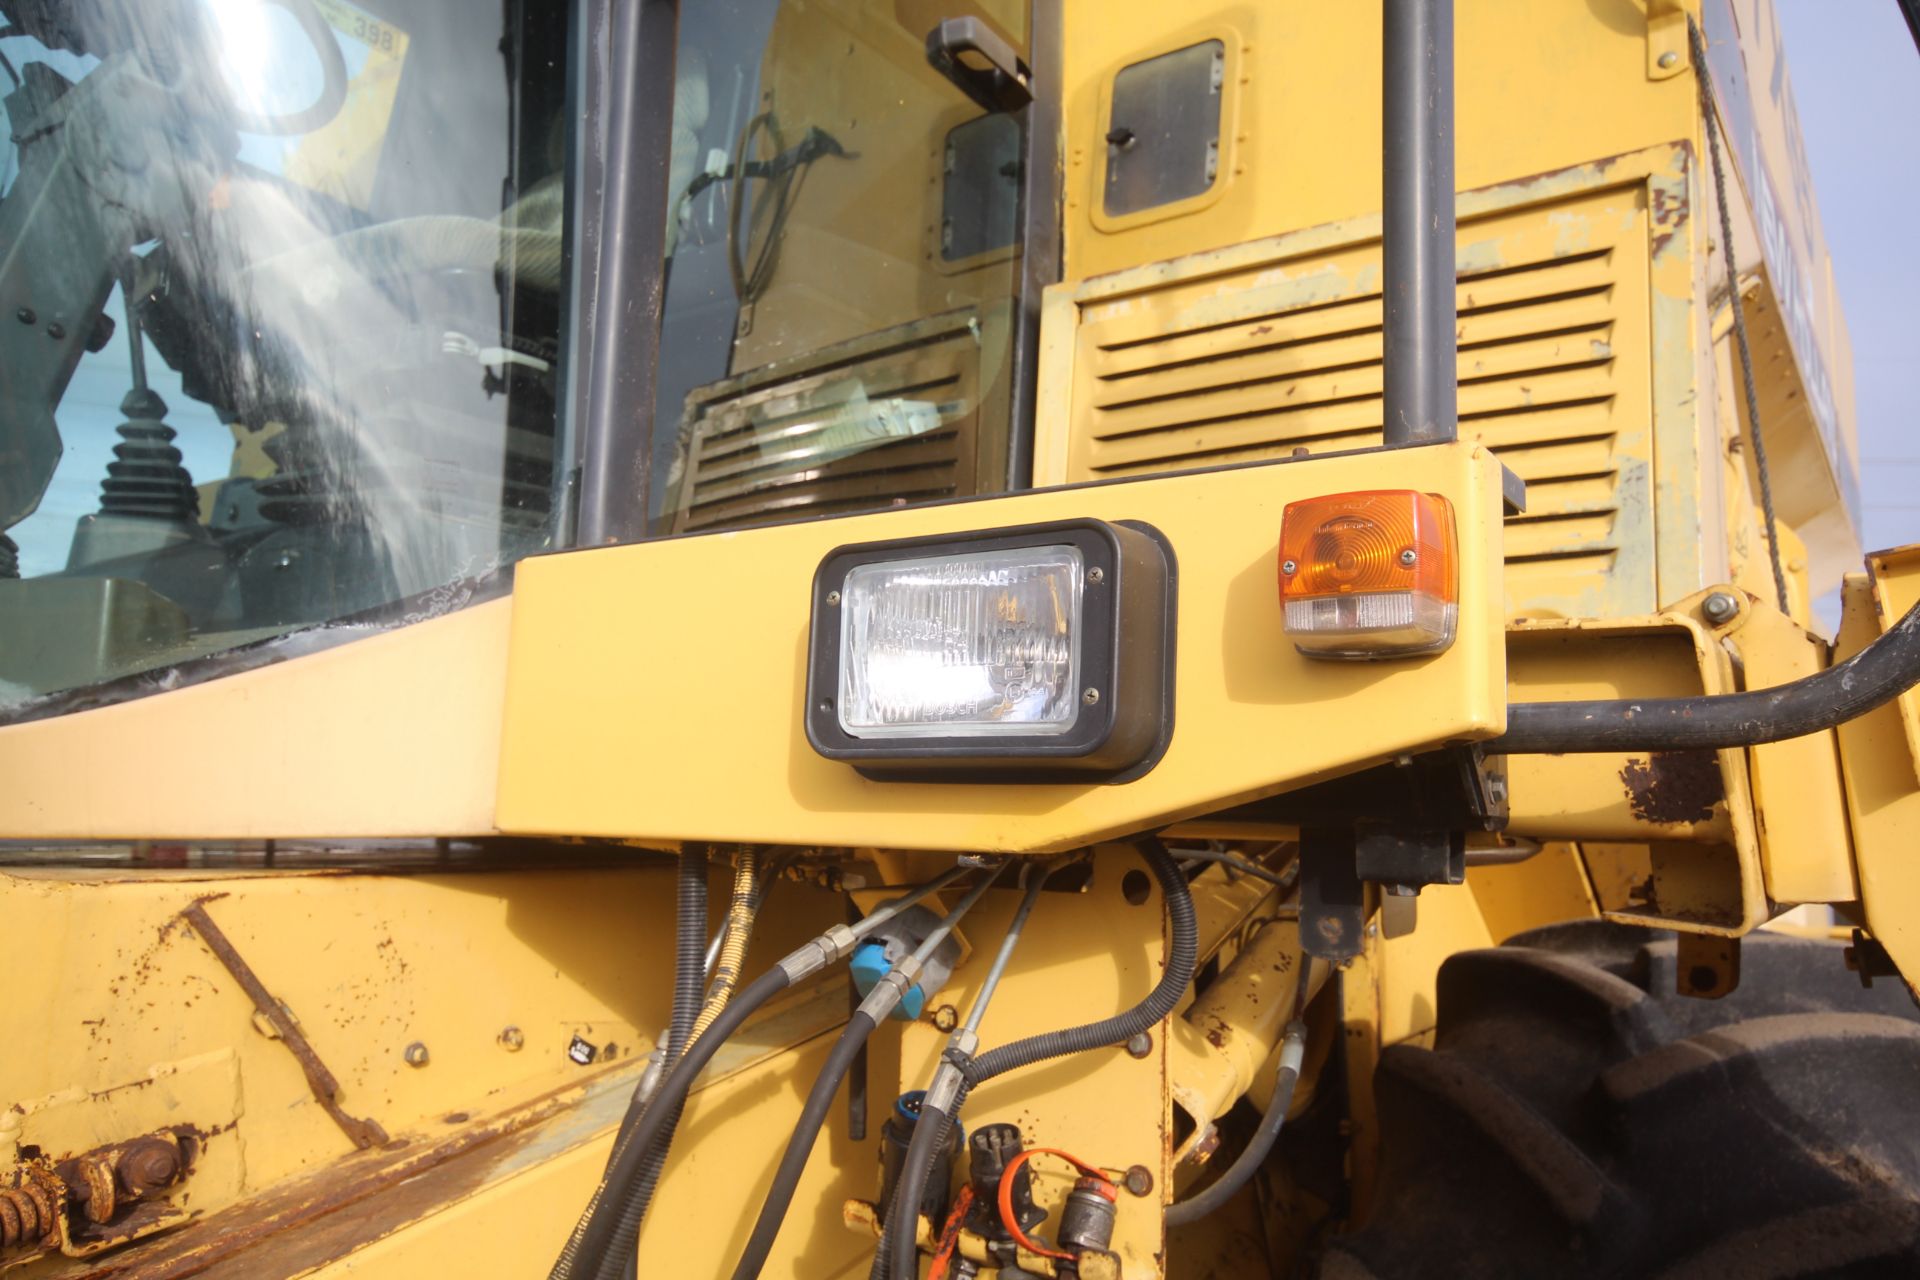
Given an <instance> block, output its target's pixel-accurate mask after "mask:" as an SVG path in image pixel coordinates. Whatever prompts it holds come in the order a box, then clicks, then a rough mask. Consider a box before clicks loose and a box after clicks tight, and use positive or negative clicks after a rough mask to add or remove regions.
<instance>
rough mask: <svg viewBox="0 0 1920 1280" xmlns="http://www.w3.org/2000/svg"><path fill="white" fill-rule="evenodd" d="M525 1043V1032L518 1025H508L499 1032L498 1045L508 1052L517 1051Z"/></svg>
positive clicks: (522, 1047)
mask: <svg viewBox="0 0 1920 1280" xmlns="http://www.w3.org/2000/svg"><path fill="white" fill-rule="evenodd" d="M526 1044H527V1037H526V1034H525V1033H524V1032H522V1031H521V1030H520V1028H518V1027H508V1028H507V1029H506V1030H504V1031H502V1032H501V1033H500V1047H501V1048H502V1049H505V1050H506V1051H507V1052H508V1053H518V1052H520V1050H522V1049H524V1048H525V1047H526Z"/></svg>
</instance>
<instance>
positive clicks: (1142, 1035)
mask: <svg viewBox="0 0 1920 1280" xmlns="http://www.w3.org/2000/svg"><path fill="white" fill-rule="evenodd" d="M1152 1052H1153V1036H1152V1035H1151V1034H1150V1033H1148V1032H1145V1031H1138V1032H1135V1033H1134V1034H1133V1035H1132V1036H1131V1037H1129V1038H1128V1040H1127V1053H1128V1055H1129V1056H1131V1057H1135V1058H1144V1057H1146V1056H1147V1055H1148V1054H1150V1053H1152Z"/></svg>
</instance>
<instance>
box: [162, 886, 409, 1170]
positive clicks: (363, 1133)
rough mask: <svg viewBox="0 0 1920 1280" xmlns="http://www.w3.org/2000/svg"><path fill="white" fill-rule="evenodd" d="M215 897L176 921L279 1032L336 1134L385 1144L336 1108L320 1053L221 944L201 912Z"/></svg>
mask: <svg viewBox="0 0 1920 1280" xmlns="http://www.w3.org/2000/svg"><path fill="white" fill-rule="evenodd" d="M220 896H223V895H219V894H215V895H212V896H211V897H206V898H198V899H195V900H194V901H193V902H192V903H191V904H189V905H188V907H187V908H186V910H184V911H182V912H181V913H180V916H181V918H182V919H184V920H185V921H186V922H187V923H188V924H189V925H191V926H192V927H193V931H194V933H195V934H197V935H198V936H199V938H200V940H201V941H202V942H204V943H206V944H207V949H208V950H209V951H211V952H213V954H214V956H215V957H216V958H217V959H218V960H219V961H220V963H221V964H222V965H224V966H225V967H226V970H227V972H228V973H230V974H232V975H233V979H234V981H235V982H238V983H239V984H240V988H241V990H243V991H245V992H246V993H247V998H248V999H249V1000H252V1001H253V1007H254V1008H255V1009H257V1010H259V1013H260V1016H261V1017H262V1018H265V1019H266V1020H267V1022H268V1024H269V1025H271V1026H272V1027H273V1029H274V1030H275V1031H276V1032H277V1033H279V1038H280V1042H281V1043H282V1044H284V1045H286V1046H287V1051H288V1052H289V1053H291V1054H293V1056H294V1058H295V1060H296V1061H298V1062H299V1064H300V1070H301V1071H302V1072H303V1073H305V1075H306V1077H307V1085H308V1087H309V1088H311V1089H312V1090H313V1096H314V1099H315V1100H316V1101H318V1102H319V1104H320V1105H321V1107H323V1108H324V1109H325V1110H326V1113H327V1114H328V1115H329V1116H331V1117H333V1122H334V1123H335V1124H337V1125H339V1126H340V1131H341V1132H342V1133H344V1134H346V1135H347V1137H348V1138H349V1139H350V1140H351V1141H352V1142H353V1145H354V1146H356V1147H358V1148H360V1149H361V1150H362V1151H364V1150H366V1149H367V1148H368V1147H381V1146H385V1145H386V1144H387V1131H386V1130H385V1129H383V1128H381V1127H380V1124H379V1122H378V1121H375V1120H371V1119H366V1120H362V1119H359V1118H358V1117H355V1116H351V1115H348V1114H347V1111H346V1108H344V1107H342V1106H341V1105H340V1082H339V1081H338V1080H337V1079H335V1078H334V1074H333V1072H331V1071H329V1070H327V1064H326V1063H324V1062H322V1061H321V1060H320V1055H319V1054H318V1053H316V1052H314V1048H313V1046H312V1045H311V1044H309V1043H308V1042H307V1038H306V1037H305V1036H304V1035H302V1034H300V1028H299V1026H298V1025H297V1024H296V1023H295V1022H294V1019H293V1018H292V1017H291V1016H289V1014H288V1012H287V1008H286V1006H285V1005H283V1004H282V1003H281V1002H280V1001H279V1000H276V999H275V998H274V997H273V995H272V993H271V992H269V991H268V990H267V988H266V985H265V984H264V983H262V982H261V981H260V978H259V976H258V975H257V974H255V973H254V971H253V969H252V968H251V967H249V966H248V964H247V962H246V960H245V959H244V958H243V957H242V956H241V955H240V953H239V952H238V951H237V950H235V949H234V946H233V943H232V942H230V941H228V940H227V935H226V934H224V933H222V932H221V931H220V926H219V925H216V924H215V923H214V922H213V917H211V916H209V915H208V914H207V909H206V904H207V903H208V902H211V901H213V900H214V899H215V898H217V897H220Z"/></svg>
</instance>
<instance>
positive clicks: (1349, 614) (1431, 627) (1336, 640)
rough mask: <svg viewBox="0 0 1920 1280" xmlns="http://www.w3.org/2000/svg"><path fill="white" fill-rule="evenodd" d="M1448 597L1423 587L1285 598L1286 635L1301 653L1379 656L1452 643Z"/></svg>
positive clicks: (1453, 613) (1451, 610)
mask: <svg viewBox="0 0 1920 1280" xmlns="http://www.w3.org/2000/svg"><path fill="white" fill-rule="evenodd" d="M1456 613H1457V610H1456V609H1455V607H1454V605H1453V602H1452V601H1448V600H1440V599H1436V598H1435V597H1433V596H1430V595H1428V594H1427V593H1426V592H1424V591H1368V592H1361V593H1358V594H1355V595H1344V596H1312V597H1309V598H1307V599H1304V600H1289V601H1287V602H1286V629H1287V635H1288V636H1289V637H1290V638H1291V639H1292V640H1293V642H1294V644H1295V646H1297V647H1298V648H1299V649H1300V650H1302V651H1303V652H1306V653H1318V654H1324V655H1327V656H1331V657H1347V658H1379V657H1387V656H1391V655H1393V654H1405V653H1426V652H1429V651H1432V650H1435V649H1444V648H1446V647H1447V646H1448V645H1449V644H1451V643H1453V631H1454V620H1455V616H1456Z"/></svg>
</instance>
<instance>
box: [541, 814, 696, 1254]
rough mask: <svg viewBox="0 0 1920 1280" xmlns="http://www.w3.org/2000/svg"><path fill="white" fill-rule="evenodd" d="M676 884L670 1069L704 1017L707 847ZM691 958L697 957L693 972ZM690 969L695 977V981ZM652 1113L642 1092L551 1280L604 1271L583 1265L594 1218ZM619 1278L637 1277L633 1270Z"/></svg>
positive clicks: (687, 857) (687, 862) (692, 849)
mask: <svg viewBox="0 0 1920 1280" xmlns="http://www.w3.org/2000/svg"><path fill="white" fill-rule="evenodd" d="M675 883H676V888H675V922H674V958H673V1011H672V1013H671V1014H670V1015H669V1020H668V1023H667V1043H666V1065H668V1066H672V1065H673V1062H674V1060H675V1059H676V1058H678V1057H679V1056H680V1054H681V1052H682V1050H684V1049H685V1047H686V1045H687V1043H688V1042H689V1041H691V1040H692V1039H693V1031H694V1022H695V1019H696V1018H697V1017H698V1016H699V1013H700V1000H701V996H702V994H703V992H702V978H703V977H704V974H703V972H702V971H703V969H704V968H705V963H706V950H707V942H706V939H707V853H706V849H705V848H704V847H703V846H689V847H688V848H686V849H684V850H682V851H681V854H680V867H679V874H678V877H677V879H676V882H675ZM689 957H691V968H690V970H689ZM689 971H690V972H691V979H689ZM655 1096H656V1097H657V1096H658V1095H657V1094H656V1095H655ZM650 1109H651V1108H649V1107H648V1106H647V1104H646V1103H644V1102H642V1101H641V1099H640V1097H639V1094H638V1093H637V1092H636V1093H635V1095H634V1098H633V1100H632V1101H631V1102H629V1103H628V1104H627V1111H626V1114H625V1115H624V1116H622V1117H621V1119H620V1131H619V1133H617V1134H616V1135H615V1136H614V1142H613V1150H612V1151H611V1152H610V1153H609V1154H608V1156H607V1168H606V1170H605V1171H604V1172H603V1173H602V1174H601V1177H600V1184H599V1185H598V1186H597V1187H595V1188H594V1191H593V1197H592V1198H591V1199H589V1200H588V1201H587V1207H586V1209H585V1210H583V1211H582V1212H581V1214H580V1221H579V1222H578V1223H576V1224H575V1225H574V1228H573V1234H572V1235H571V1236H569V1237H568V1238H567V1243H566V1245H565V1246H564V1247H562V1249H561V1250H560V1257H559V1258H558V1260H556V1261H555V1262H554V1264H553V1268H552V1270H551V1271H549V1272H548V1277H549V1280H575V1278H576V1277H587V1276H596V1275H598V1274H599V1271H600V1267H599V1266H598V1265H597V1264H596V1265H595V1266H593V1267H591V1268H582V1267H581V1266H580V1254H581V1246H582V1243H583V1240H584V1237H585V1235H586V1232H587V1228H588V1224H589V1223H591V1222H592V1221H593V1218H594V1215H595V1214H596V1213H597V1212H598V1211H599V1208H600V1204H601V1201H602V1200H603V1199H604V1198H605V1196H606V1192H607V1188H608V1186H609V1185H611V1174H612V1172H613V1168H614V1165H615V1163H616V1162H617V1161H618V1160H619V1159H620V1157H621V1156H622V1155H623V1154H624V1153H625V1151H626V1149H627V1146H628V1144H629V1143H630V1142H631V1141H632V1139H633V1131H634V1128H635V1127H636V1126H637V1125H638V1123H639V1121H640V1118H641V1116H642V1114H643V1113H644V1112H646V1111H648V1110H650ZM678 1120H679V1116H678V1114H677V1113H676V1114H675V1115H674V1116H673V1117H672V1121H671V1122H670V1126H669V1127H668V1128H667V1130H666V1133H667V1135H668V1139H669V1140H671V1137H672V1133H673V1130H672V1128H671V1124H672V1123H677V1122H678ZM663 1146H664V1144H663ZM664 1161H665V1153H664V1151H663V1152H662V1155H661V1162H662V1163H664ZM653 1179H654V1181H655V1182H657V1181H658V1179H659V1170H658V1169H657V1168H655V1170H654V1173H653ZM646 1190H647V1195H648V1197H649V1198H651V1197H652V1194H653V1188H652V1185H651V1184H648V1186H647V1189H646ZM616 1274H621V1275H629V1274H632V1267H628V1268H627V1269H626V1270H625V1271H624V1272H619V1273H616Z"/></svg>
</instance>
